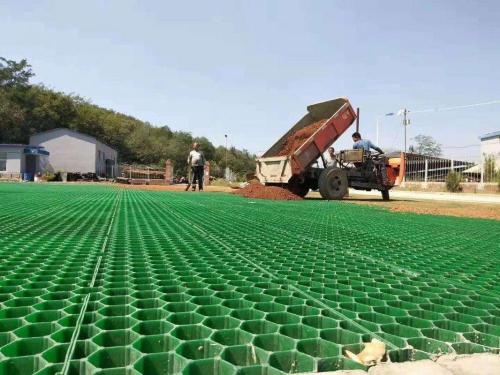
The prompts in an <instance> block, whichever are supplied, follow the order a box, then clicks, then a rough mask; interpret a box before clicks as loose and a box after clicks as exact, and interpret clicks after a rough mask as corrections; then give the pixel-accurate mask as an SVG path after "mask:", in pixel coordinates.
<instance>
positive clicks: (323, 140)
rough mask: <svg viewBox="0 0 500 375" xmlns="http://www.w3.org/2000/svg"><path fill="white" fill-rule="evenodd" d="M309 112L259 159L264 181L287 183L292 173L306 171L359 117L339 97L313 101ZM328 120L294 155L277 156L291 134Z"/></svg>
mask: <svg viewBox="0 0 500 375" xmlns="http://www.w3.org/2000/svg"><path fill="white" fill-rule="evenodd" d="M307 111H308V113H307V114H306V115H305V116H304V117H302V118H301V119H300V120H299V121H298V122H297V123H296V124H295V125H294V126H293V127H292V128H291V129H290V130H288V131H287V132H286V133H285V134H284V135H283V136H282V137H281V138H280V139H279V140H278V141H277V142H276V143H275V144H274V145H273V146H271V148H270V149H269V150H267V151H266V152H265V153H264V155H263V156H262V157H261V158H258V159H257V170H256V175H257V178H258V179H259V180H260V182H262V183H268V184H286V183H288V181H289V180H290V179H291V178H292V177H293V176H298V175H300V174H301V173H303V172H304V171H305V170H306V169H307V168H308V167H309V166H310V165H311V164H312V163H313V162H315V161H316V160H317V159H318V158H319V157H320V156H321V154H322V153H323V152H325V151H326V149H327V148H328V147H329V146H330V145H331V144H333V142H335V141H336V140H337V139H338V138H339V137H340V136H341V135H342V134H343V133H344V132H345V131H346V130H347V129H348V128H349V126H351V124H352V123H353V122H354V121H355V120H356V112H355V111H354V109H353V108H352V106H351V104H350V103H349V100H347V99H346V98H338V99H334V100H329V101H327V102H322V103H317V104H312V105H310V106H308V107H307ZM323 119H328V120H327V121H326V122H325V123H324V124H323V125H322V126H321V127H320V128H319V129H318V130H317V131H316V132H314V134H312V135H311V137H309V138H308V139H307V140H305V141H304V143H303V144H302V145H301V146H300V147H299V148H298V149H296V150H295V152H293V153H292V154H291V155H287V156H278V154H279V153H280V151H281V149H282V147H283V144H284V143H285V142H286V140H287V139H288V137H290V136H291V135H293V134H294V133H296V132H297V131H299V130H300V129H303V128H305V127H306V126H309V125H311V124H312V123H314V122H316V121H319V120H323Z"/></svg>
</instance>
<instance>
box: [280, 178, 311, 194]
mask: <svg viewBox="0 0 500 375" xmlns="http://www.w3.org/2000/svg"><path fill="white" fill-rule="evenodd" d="M286 188H287V189H288V191H290V192H292V193H293V194H295V195H298V196H299V197H302V198H304V197H305V196H306V195H307V193H309V185H308V184H307V183H305V182H299V181H297V180H296V179H295V178H292V179H291V180H290V181H289V182H288V184H287V186H286Z"/></svg>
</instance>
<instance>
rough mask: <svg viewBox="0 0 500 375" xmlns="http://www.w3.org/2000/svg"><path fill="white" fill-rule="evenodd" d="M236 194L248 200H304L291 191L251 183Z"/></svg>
mask: <svg viewBox="0 0 500 375" xmlns="http://www.w3.org/2000/svg"><path fill="white" fill-rule="evenodd" d="M234 194H238V195H241V196H242V197H246V198H256V199H272V200H279V201H298V200H301V199H302V198H301V197H299V196H298V195H295V194H293V193H291V192H290V191H288V190H286V189H283V188H280V187H278V186H264V185H262V184H260V183H259V182H258V183H250V184H248V185H247V186H245V187H244V188H243V189H239V190H238V191H235V192H234Z"/></svg>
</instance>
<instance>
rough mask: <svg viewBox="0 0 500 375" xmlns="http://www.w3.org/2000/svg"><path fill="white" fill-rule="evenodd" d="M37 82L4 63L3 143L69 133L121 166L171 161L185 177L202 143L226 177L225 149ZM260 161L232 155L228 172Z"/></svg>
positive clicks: (22, 67)
mask: <svg viewBox="0 0 500 375" xmlns="http://www.w3.org/2000/svg"><path fill="white" fill-rule="evenodd" d="M33 76H34V73H33V71H32V69H31V66H30V65H29V64H28V62H27V61H26V60H21V61H19V62H16V61H12V60H7V59H5V58H2V57H0V143H27V142H28V141H29V137H30V135H32V134H34V133H38V132H40V131H44V130H49V129H53V128H58V127H67V128H71V129H74V130H77V131H80V132H82V133H86V134H89V135H92V136H94V137H96V138H97V139H99V140H100V141H102V142H104V143H107V144H108V145H110V146H112V147H114V148H115V149H117V150H118V152H119V158H120V160H119V161H120V162H124V163H137V164H145V165H158V166H160V165H163V164H164V161H165V160H167V159H171V160H173V161H174V163H175V164H174V168H175V170H176V173H184V171H185V170H186V159H187V154H188V152H189V150H190V148H191V145H192V143H193V142H199V143H200V144H201V147H202V149H203V151H204V153H205V157H206V158H207V160H210V161H211V164H212V174H213V175H214V176H222V173H223V168H224V166H225V148H224V147H221V146H219V147H215V146H214V145H213V144H212V143H211V142H210V141H209V140H208V139H207V138H205V137H196V136H193V135H191V133H188V132H183V131H175V130H172V129H170V128H169V127H168V126H161V127H156V126H153V125H152V124H150V123H148V122H144V121H141V120H139V119H136V118H134V117H132V116H128V115H125V114H122V113H118V112H115V111H113V110H111V109H106V108H102V107H99V106H97V105H95V104H92V103H90V102H89V101H88V100H85V99H83V98H81V97H79V96H77V95H68V94H65V93H61V92H56V91H53V90H50V89H48V88H46V87H45V86H43V85H34V84H31V83H30V79H31V77H33ZM254 159H255V156H254V155H252V154H250V153H249V152H248V151H246V150H238V149H236V148H231V149H230V150H228V156H227V162H228V166H229V167H230V168H231V169H232V170H233V171H234V172H235V173H236V174H237V175H239V176H244V174H245V173H246V172H248V171H253V170H254V169H255V162H254Z"/></svg>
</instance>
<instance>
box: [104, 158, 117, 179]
mask: <svg viewBox="0 0 500 375" xmlns="http://www.w3.org/2000/svg"><path fill="white" fill-rule="evenodd" d="M114 169H115V161H114V160H111V159H106V178H114V177H115V170H114Z"/></svg>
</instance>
